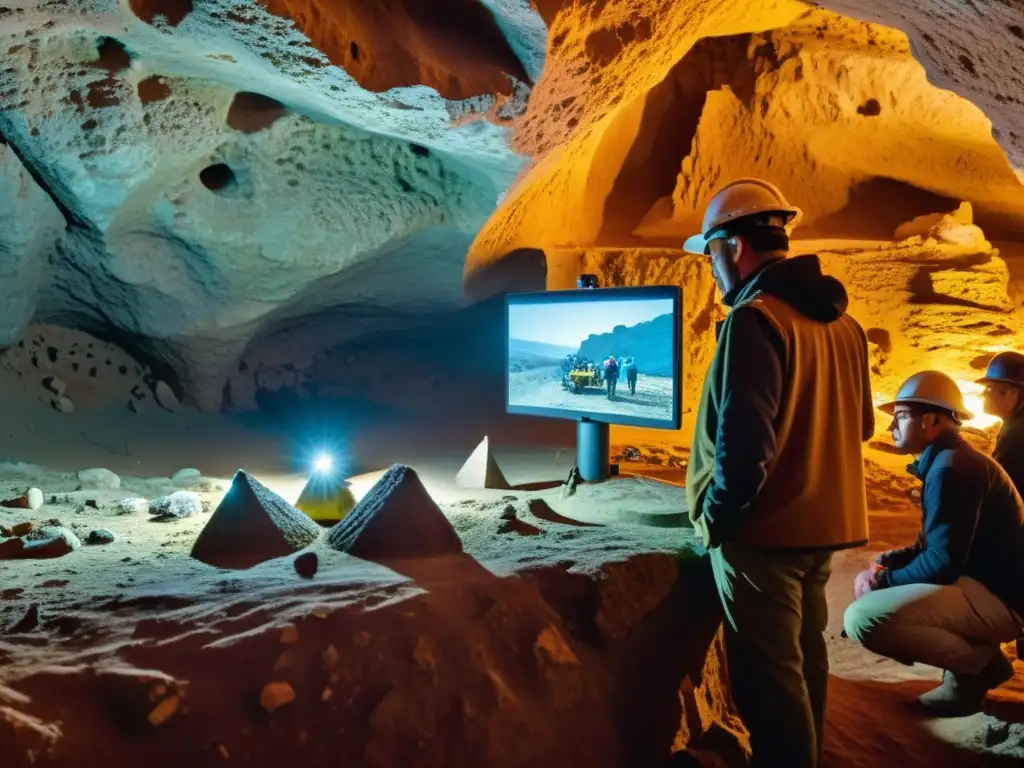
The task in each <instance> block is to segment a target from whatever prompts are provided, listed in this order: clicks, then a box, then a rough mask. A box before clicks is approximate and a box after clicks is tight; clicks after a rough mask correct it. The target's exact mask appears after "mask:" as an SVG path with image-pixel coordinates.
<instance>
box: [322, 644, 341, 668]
mask: <svg viewBox="0 0 1024 768" xmlns="http://www.w3.org/2000/svg"><path fill="white" fill-rule="evenodd" d="M336 666H338V649H337V648H335V647H334V646H333V645H328V646H327V647H326V648H325V649H324V652H323V653H322V654H320V669H322V670H323V671H324V672H330V671H331V670H332V669H334V668H335V667H336Z"/></svg>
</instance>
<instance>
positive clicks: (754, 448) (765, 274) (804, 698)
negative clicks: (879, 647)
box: [685, 179, 874, 768]
mask: <svg viewBox="0 0 1024 768" xmlns="http://www.w3.org/2000/svg"><path fill="white" fill-rule="evenodd" d="M799 216H800V211H799V209H797V208H794V207H792V206H790V205H788V204H787V203H786V201H785V199H784V198H783V196H782V194H781V193H780V192H779V190H778V189H776V188H775V187H774V186H772V185H771V184H768V183H766V182H763V181H759V180H756V179H741V180H739V181H735V182H733V183H731V184H729V185H727V186H726V187H724V188H723V189H721V190H720V191H719V192H718V193H717V194H716V195H715V197H714V198H712V200H711V202H710V204H709V205H708V209H707V212H706V213H705V217H704V226H703V234H702V235H697V236H695V237H693V238H690V239H689V240H687V243H686V246H685V247H686V249H687V250H689V251H693V252H703V253H705V254H707V255H709V256H710V257H711V266H712V270H713V272H714V275H715V280H716V282H717V283H718V287H719V289H720V290H721V292H722V301H723V303H724V304H725V305H726V306H728V307H730V308H731V309H730V312H729V314H728V316H727V317H726V319H725V320H724V321H723V322H722V323H721V326H720V328H719V336H718V346H717V349H716V351H715V356H714V359H713V360H712V363H711V366H710V368H709V370H708V373H707V376H706V378H705V381H704V391H703V393H702V395H701V401H700V407H699V410H698V413H697V425H696V430H695V432H694V436H693V444H692V446H691V453H690V463H689V467H688V470H687V482H686V491H687V494H686V495H687V501H688V503H689V510H690V518H691V519H692V520H693V522H694V526H695V527H696V528H697V530H699V531H700V532H701V533H702V535H703V537H704V542H705V544H706V545H707V547H708V549H709V553H710V557H711V564H712V568H713V570H714V574H715V581H716V583H717V585H718V592H719V596H720V598H721V601H722V605H723V607H724V610H725V632H726V649H727V653H728V658H729V672H730V674H729V679H730V682H731V685H732V693H733V698H734V700H735V702H736V706H737V708H738V709H739V713H740V715H741V717H742V718H743V720H744V723H745V725H746V726H747V728H748V730H749V731H750V737H751V746H752V748H753V763H752V764H753V765H754V766H786V767H787V768H810V767H812V766H816V765H818V762H819V760H820V758H821V748H822V737H823V724H824V716H825V693H826V687H827V684H828V656H827V653H826V649H825V639H824V636H823V632H824V630H825V625H826V622H827V618H828V608H827V605H826V602H825V585H826V583H827V582H828V578H829V575H830V567H831V559H832V553H833V552H834V551H836V550H839V549H843V548H847V547H857V546H862V545H864V544H866V543H867V539H868V528H867V503H866V498H865V490H864V469H863V457H862V442H863V441H865V440H867V439H869V438H870V437H871V435H872V434H873V433H874V415H873V408H872V402H871V390H870V382H869V373H868V354H867V340H866V338H865V335H864V332H863V330H862V329H861V327H860V326H859V325H858V324H857V322H856V321H855V320H854V319H853V318H852V317H850V316H849V315H847V314H846V307H847V295H846V290H845V289H844V288H843V285H842V284H841V283H840V282H839V281H838V280H835V279H834V278H832V277H828V276H826V275H823V274H822V272H821V266H820V263H819V261H818V258H817V257H816V256H810V255H808V256H797V257H794V258H787V253H788V250H789V237H788V230H787V226H793V225H795V223H796V221H797V220H798V219H799Z"/></svg>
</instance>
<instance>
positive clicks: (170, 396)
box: [153, 381, 181, 413]
mask: <svg viewBox="0 0 1024 768" xmlns="http://www.w3.org/2000/svg"><path fill="white" fill-rule="evenodd" d="M153 396H154V397H155V398H156V401H157V402H158V403H159V404H160V406H161V407H162V408H165V409H166V410H168V411H170V412H171V413H177V412H178V411H179V410H180V409H181V403H179V402H178V398H177V396H176V395H175V394H174V390H172V389H171V388H170V387H169V386H168V385H167V383H166V382H164V381H158V382H157V383H156V386H155V387H154V388H153Z"/></svg>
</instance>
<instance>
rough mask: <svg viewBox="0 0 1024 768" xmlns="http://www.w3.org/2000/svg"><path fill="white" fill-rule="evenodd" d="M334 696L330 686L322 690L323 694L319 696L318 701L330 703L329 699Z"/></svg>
mask: <svg viewBox="0 0 1024 768" xmlns="http://www.w3.org/2000/svg"><path fill="white" fill-rule="evenodd" d="M333 696H334V691H332V690H331V686H329V685H328V686H327V687H325V688H324V692H323V693H321V694H320V701H330V700H331V697H333Z"/></svg>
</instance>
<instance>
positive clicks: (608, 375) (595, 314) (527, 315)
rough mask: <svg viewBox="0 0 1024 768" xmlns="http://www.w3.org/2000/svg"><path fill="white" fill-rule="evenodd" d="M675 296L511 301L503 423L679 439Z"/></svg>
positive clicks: (673, 291)
mask: <svg viewBox="0 0 1024 768" xmlns="http://www.w3.org/2000/svg"><path fill="white" fill-rule="evenodd" d="M680 300H681V291H680V289H679V288H678V287H672V286H650V287H643V288H603V289H583V290H574V291H547V292H544V293H525V294H512V295H510V296H508V297H507V299H506V306H507V321H508V357H507V360H508V367H507V372H508V373H507V380H506V397H507V400H506V403H507V410H508V412H509V413H515V414H524V415H532V416H552V417H555V418H563V419H582V418H588V419H590V420H592V421H601V422H606V423H608V424H623V425H629V426H638V427H655V428H662V429H678V428H679V422H680V410H681V409H680V402H679V401H680V384H681V371H680V353H679V347H680V343H679V329H680V311H681V310H680V304H681V301H680Z"/></svg>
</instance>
